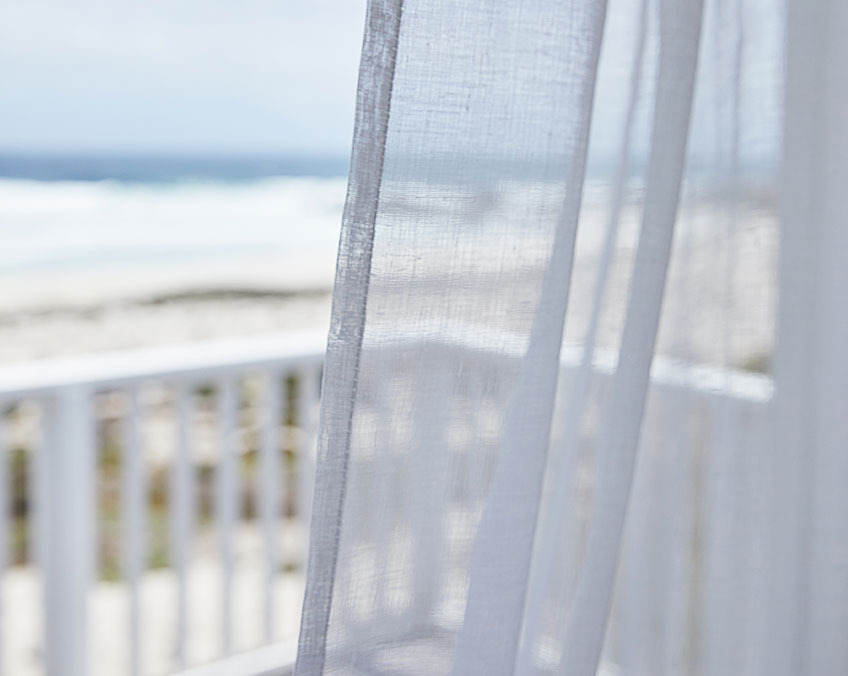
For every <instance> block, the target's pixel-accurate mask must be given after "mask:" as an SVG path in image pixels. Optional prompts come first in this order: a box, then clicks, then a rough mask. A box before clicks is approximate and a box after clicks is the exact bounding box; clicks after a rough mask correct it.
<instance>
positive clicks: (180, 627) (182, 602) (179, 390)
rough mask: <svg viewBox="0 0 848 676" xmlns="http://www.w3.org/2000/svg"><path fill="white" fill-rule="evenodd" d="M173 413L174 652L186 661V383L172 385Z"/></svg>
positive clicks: (189, 407)
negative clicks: (175, 598)
mask: <svg viewBox="0 0 848 676" xmlns="http://www.w3.org/2000/svg"><path fill="white" fill-rule="evenodd" d="M175 395H176V415H177V455H176V457H175V458H174V466H173V468H172V475H171V496H172V497H171V500H172V508H173V510H174V511H173V514H172V522H171V552H172V556H173V566H174V569H175V573H176V578H177V622H176V635H175V641H176V646H175V653H176V660H177V664H178V665H179V666H181V667H183V666H185V664H186V637H187V634H188V600H189V599H188V562H189V551H190V547H191V537H192V525H193V524H192V505H193V499H192V498H193V482H192V471H191V423H192V416H193V412H194V407H193V400H192V390H191V388H190V387H189V386H188V385H187V384H186V383H179V384H178V385H177V386H176V388H175Z"/></svg>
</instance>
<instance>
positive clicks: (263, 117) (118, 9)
mask: <svg viewBox="0 0 848 676" xmlns="http://www.w3.org/2000/svg"><path fill="white" fill-rule="evenodd" d="M364 17H365V0H102V1H101V0H83V1H80V2H66V1H65V0H3V1H2V2H0V152H2V151H5V152H9V151H48V152H50V151H53V152H55V151H60V152H61V151H64V152H76V151H83V152H115V151H118V152H121V151H131V152H152V153H158V152H171V153H174V152H176V153H180V152H188V153H192V152H209V153H232V152H235V153H264V152H268V153H290V154H299V153H308V154H316V153H317V154H328V155H346V154H347V153H348V152H349V148H350V137H351V131H352V127H353V112H354V94H355V90H356V74H357V68H358V62H359V52H360V48H361V42H362V26H363V21H364Z"/></svg>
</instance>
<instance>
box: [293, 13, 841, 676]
mask: <svg viewBox="0 0 848 676" xmlns="http://www.w3.org/2000/svg"><path fill="white" fill-rule="evenodd" d="M785 5H787V6H788V14H785V13H784V12H785V9H786V7H785ZM784 26H786V28H787V33H786V35H785V36H784ZM847 27H848V10H846V9H844V8H843V7H842V6H841V5H840V4H839V3H833V2H828V0H809V1H808V2H807V1H804V0H788V2H787V0H523V1H522V2H501V1H500V0H466V1H464V2H455V1H454V0H370V2H369V5H368V14H367V19H366V34H365V40H364V43H363V53H362V63H361V67H360V80H359V88H358V98H357V116H356V124H355V130H354V143H353V155H352V162H351V175H350V185H349V191H348V197H347V202H346V206H345V212H344V217H343V224H342V233H341V240H340V248H339V258H338V267H337V278H336V286H335V291H334V300H333V310H332V318H331V330H330V337H329V342H328V349H327V360H326V366H325V371H324V381H323V390H322V414H321V423H320V434H319V441H318V467H317V483H316V487H315V498H314V500H315V502H314V507H313V511H312V514H313V521H312V524H311V546H310V554H309V562H308V569H307V588H306V594H305V598H304V610H303V618H302V622H301V633H300V645H299V653H298V662H297V667H296V674H297V676H319V675H325V674H326V675H331V674H332V675H345V676H377V675H380V676H390V675H391V676H419V675H421V676H423V675H425V674H427V675H431V674H435V675H439V674H441V675H443V676H476V675H481V676H483V675H485V676H592V675H593V674H622V675H624V674H627V675H631V674H632V675H634V676H641V675H646V674H651V675H652V676H661V675H668V676H679V675H680V674H692V675H693V676H695V675H697V676H725V675H726V674H729V673H733V674H745V675H750V676H766V674H768V675H769V676H773V675H775V674H786V675H787V676H789V674H793V675H794V674H810V675H812V674H816V675H818V674H831V673H832V674H836V673H845V672H846V671H848V649H846V647H845V646H846V643H845V642H844V640H842V639H843V636H844V633H845V631H846V630H848V611H846V608H848V603H846V599H848V582H846V580H848V577H846V575H845V565H846V561H848V557H846V552H848V545H846V543H848V529H846V518H848V517H846V516H845V515H846V514H848V509H846V507H848V505H846V501H845V498H844V497H843V496H844V493H845V492H844V490H842V486H843V485H844V480H845V479H846V478H848V460H846V458H848V456H846V454H845V452H844V445H845V444H844V439H845V438H846V434H848V429H845V426H846V424H848V423H846V422H845V420H846V419H848V418H846V416H845V415H844V411H845V409H846V405H848V401H846V394H845V393H846V392H848V390H846V388H845V387H844V383H845V382H846V381H847V380H848V373H846V372H845V371H846V368H848V367H846V366H845V363H846V362H845V359H844V358H843V355H842V352H843V351H844V346H845V345H846V344H848V313H846V312H845V311H844V309H843V308H844V297H843V296H844V290H845V288H846V287H848V279H846V275H848V272H846V270H848V266H845V265H843V264H842V257H843V256H844V252H845V251H846V247H848V242H845V241H843V240H845V238H846V235H845V233H846V232H848V231H846V229H845V227H844V223H843V222H842V221H843V220H844V218H843V216H842V204H841V202H842V200H841V196H840V190H841V188H842V185H843V184H844V182H845V178H846V176H848V166H847V165H846V157H848V148H846V147H845V145H846V143H848V141H846V139H848V133H845V132H846V130H845V129H844V127H845V122H844V119H845V116H844V115H843V114H842V113H843V112H844V108H845V106H846V101H845V99H846V97H848V88H846V86H844V84H843V80H844V77H843V76H842V74H843V73H844V68H843V67H844V65H845V64H846V63H848V53H846V49H848V48H847V47H846V46H845V41H844V40H842V39H841V37H840V36H841V35H842V34H843V33H844V29H845V28H847ZM784 37H786V40H785V39H784ZM784 44H787V45H788V47H787V48H786V53H785V54H784ZM784 57H785V63H786V64H788V65H787V68H786V69H785V72H786V82H785V89H784V79H783V78H784ZM778 292H779V293H778ZM778 296H779V299H778ZM772 367H773V368H772ZM772 370H773V372H774V377H772Z"/></svg>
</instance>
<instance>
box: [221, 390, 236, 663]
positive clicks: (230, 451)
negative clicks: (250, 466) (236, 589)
mask: <svg viewBox="0 0 848 676" xmlns="http://www.w3.org/2000/svg"><path fill="white" fill-rule="evenodd" d="M236 387H237V383H236V380H235V378H234V377H233V376H227V377H224V378H222V379H221V380H220V381H219V383H218V416H219V424H220V431H221V456H220V459H219V463H218V496H217V501H216V502H217V509H218V527H219V529H220V535H219V537H220V552H221V648H222V653H223V654H224V655H229V654H230V653H231V652H232V646H233V622H232V618H233V569H234V563H235V547H234V542H233V539H234V537H235V529H236V520H237V518H238V511H239V510H238V506H239V503H240V501H239V481H238V456H237V450H238V449H237V447H236V430H237V420H236V414H237V406H238V397H237V389H236Z"/></svg>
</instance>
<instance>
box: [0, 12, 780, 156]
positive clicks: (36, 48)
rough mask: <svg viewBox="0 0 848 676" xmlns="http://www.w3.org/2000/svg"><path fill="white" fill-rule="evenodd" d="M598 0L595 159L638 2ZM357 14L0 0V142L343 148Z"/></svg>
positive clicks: (698, 149) (757, 101)
mask: <svg viewBox="0 0 848 676" xmlns="http://www.w3.org/2000/svg"><path fill="white" fill-rule="evenodd" d="M504 1H505V2H506V1H507V0H504ZM434 4H435V5H436V6H438V3H434ZM612 4H613V5H615V6H616V9H617V10H621V11H611V12H610V13H609V14H608V18H609V24H608V26H607V31H606V35H605V40H604V54H605V57H604V58H602V67H601V71H600V76H599V81H598V87H597V92H596V106H595V115H594V121H593V125H592V132H593V147H596V148H597V149H598V150H599V151H600V155H601V156H606V155H608V154H612V153H613V152H614V150H615V148H616V147H617V144H618V138H619V134H620V129H621V121H620V120H619V117H620V115H621V113H622V112H623V109H624V101H625V98H626V94H627V87H626V86H623V85H625V84H626V83H627V81H628V77H629V73H630V70H629V69H630V64H629V55H630V49H631V47H630V43H631V42H632V40H633V38H634V37H635V35H634V26H635V25H636V23H637V21H636V10H637V9H638V5H639V3H638V2H637V0H612ZM778 5H779V3H778V2H776V0H751V2H748V3H746V8H747V9H746V11H747V12H749V13H750V16H749V17H748V18H749V19H750V21H748V25H752V26H756V30H755V31H752V32H749V33H748V34H747V35H746V36H745V62H744V65H743V86H742V96H743V101H742V103H741V107H742V112H741V118H742V119H741V123H742V126H743V138H742V145H743V152H744V153H745V154H747V155H750V156H752V157H753V156H760V155H768V154H769V153H770V152H772V149H773V148H775V147H776V145H775V142H774V139H775V138H776V136H777V129H778V128H779V124H780V121H779V117H778V114H777V111H779V110H780V105H779V100H780V99H779V91H780V89H779V86H778V83H777V81H776V79H775V77H776V74H777V73H779V65H780V61H779V59H780V56H779V51H778V50H776V49H775V46H776V44H777V43H778V42H779V41H780V39H781V38H780V30H779V26H780V24H781V19H780V13H779V12H778V11H776V10H775V8H776V7H777V6H778ZM364 16H365V0H77V1H75V2H68V1H67V0H0V152H10V151H11V152H15V151H24V152H27V151H42V152H57V151H58V152H147V153H176V154H179V153H218V154H228V153H243V154H253V153H273V154H310V155H314V154H324V155H334V156H346V155H347V154H348V153H349V150H350V142H351V132H352V127H353V113H354V97H355V89H356V74H357V69H358V62H359V53H360V48H361V41H362V27H363V21H364ZM433 20H434V22H435V23H434V26H435V28H434V30H437V29H438V28H437V27H438V20H439V17H438V16H436V17H434V19H433ZM725 34H727V35H725ZM717 40H718V41H721V40H724V42H722V43H721V49H722V50H723V51H726V50H727V49H728V48H729V45H730V44H731V42H732V34H730V33H729V32H728V31H727V30H726V28H725V27H724V26H721V25H717V24H716V20H715V17H713V16H712V15H711V13H710V12H707V15H706V16H705V26H704V37H703V40H702V48H703V49H702V58H701V65H700V67H701V68H702V70H704V72H703V75H704V77H703V78H702V80H703V82H705V83H707V84H710V83H719V85H720V86H719V89H718V94H717V95H718V97H719V99H723V98H726V96H727V87H725V86H723V85H722V84H721V83H720V82H719V81H718V80H717V79H716V78H715V77H714V76H713V75H712V74H711V73H710V72H709V71H710V69H711V68H713V67H714V66H715V64H716V62H717V59H716V57H715V49H716V45H717ZM649 45H650V41H649ZM650 51H651V47H650V46H649V52H650ZM420 56H421V55H420V54H419V57H420ZM760 57H763V58H760ZM618 62H620V65H617V64H618ZM725 65H726V64H725ZM648 73H650V69H648ZM646 77H648V75H647V74H646ZM650 89H651V87H650V86H649V87H648V91H650ZM713 96H715V95H714V94H711V93H710V92H709V91H708V90H706V91H701V92H699V93H697V94H696V110H695V113H694V117H693V129H694V130H695V132H696V133H694V134H693V139H692V143H691V146H692V148H691V150H692V152H693V153H694V154H696V155H698V154H705V155H707V156H709V155H710V153H711V152H712V148H713V147H714V146H715V145H716V134H717V133H718V132H716V131H715V130H714V129H713V127H714V125H713V119H714V117H715V115H714V114H713V112H712V109H713V108H714V107H715V106H714V105H710V102H711V97H713ZM646 112H649V111H647V110H646ZM702 112H703V114H702ZM637 152H638V144H637Z"/></svg>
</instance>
